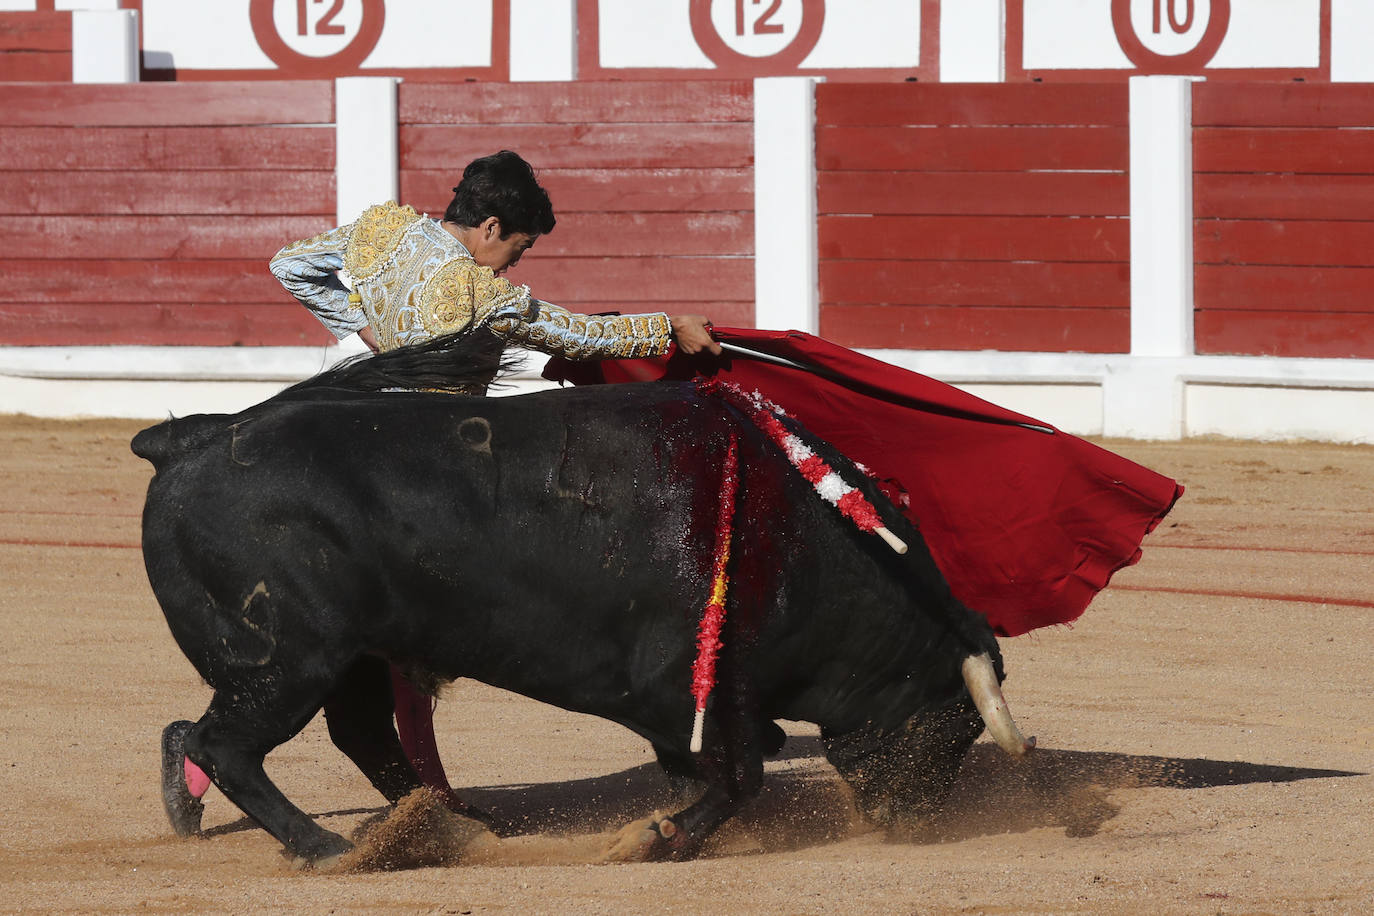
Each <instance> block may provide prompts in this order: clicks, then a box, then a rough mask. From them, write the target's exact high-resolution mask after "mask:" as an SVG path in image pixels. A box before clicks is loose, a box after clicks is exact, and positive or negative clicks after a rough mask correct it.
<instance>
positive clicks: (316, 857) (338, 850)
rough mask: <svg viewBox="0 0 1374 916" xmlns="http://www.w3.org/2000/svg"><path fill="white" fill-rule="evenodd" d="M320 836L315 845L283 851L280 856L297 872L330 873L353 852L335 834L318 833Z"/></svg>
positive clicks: (325, 831) (343, 840)
mask: <svg viewBox="0 0 1374 916" xmlns="http://www.w3.org/2000/svg"><path fill="white" fill-rule="evenodd" d="M320 832H321V834H322V836H321V837H320V839H319V840H317V841H316V842H315V843H312V844H311V845H310V846H308V847H305V848H303V849H283V850H282V851H281V854H282V855H283V856H285V857H286V860H287V861H288V862H290V863H291V867H292V868H295V869H296V870H298V871H305V870H313V871H331V870H333V869H335V868H338V867H339V866H340V865H341V864H343V862H344V856H345V855H347V854H348V853H349V852H352V851H353V844H352V843H350V842H349V841H348V840H346V839H344V838H343V837H341V836H339V835H338V834H337V833H333V832H331V831H328V830H322V831H320Z"/></svg>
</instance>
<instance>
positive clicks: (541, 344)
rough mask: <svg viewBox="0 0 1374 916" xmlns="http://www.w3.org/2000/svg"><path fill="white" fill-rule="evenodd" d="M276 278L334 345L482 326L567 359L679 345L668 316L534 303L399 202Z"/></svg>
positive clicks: (294, 261) (293, 248)
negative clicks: (369, 333) (597, 313)
mask: <svg viewBox="0 0 1374 916" xmlns="http://www.w3.org/2000/svg"><path fill="white" fill-rule="evenodd" d="M271 269H272V273H273V275H274V276H276V278H277V279H278V280H279V281H281V284H282V286H284V287H286V290H287V292H289V293H291V295H293V296H295V297H296V299H298V300H299V301H300V302H301V304H302V305H304V306H305V307H306V308H308V309H310V311H311V312H312V313H314V315H315V317H316V318H318V319H319V320H320V322H321V323H322V324H323V325H324V326H325V327H326V328H328V329H329V330H330V331H331V332H332V333H333V334H334V336H335V337H339V338H343V337H347V336H348V335H349V334H353V333H355V332H357V331H359V330H361V329H362V328H364V327H366V326H368V325H371V326H372V329H373V332H374V334H375V335H376V337H377V344H378V345H379V346H380V347H381V348H382V349H383V350H390V349H393V348H395V347H400V346H404V345H406V344H412V343H420V342H423V341H426V340H429V339H430V338H433V337H438V336H439V335H441V334H449V333H452V332H454V331H461V330H464V329H467V328H474V329H475V328H480V327H486V328H489V329H490V330H491V331H492V332H494V333H495V334H496V335H497V336H498V337H499V338H501V339H502V340H504V341H506V342H508V343H513V344H519V345H521V346H526V347H530V348H532V349H535V350H540V351H542V352H544V353H550V354H554V355H557V356H565V357H568V358H569V359H624V358H636V357H641V356H658V355H661V354H663V353H665V352H666V351H667V349H668V344H669V342H670V340H671V325H670V324H669V320H668V316H667V315H665V314H663V313H661V312H659V313H655V314H648V315H622V316H616V317H608V318H598V317H593V316H588V315H579V314H577V313H575V312H570V311H568V310H567V309H564V308H560V307H559V306H556V305H553V304H552V303H549V302H542V301H540V300H538V299H535V298H534V297H533V296H531V295H530V291H529V287H526V286H515V285H514V284H512V283H510V282H509V281H508V280H505V279H504V278H502V277H498V276H496V275H495V273H493V272H492V270H491V268H489V267H483V266H481V265H479V264H478V263H477V262H476V261H474V260H473V259H472V255H471V254H470V253H469V252H468V250H467V249H466V248H464V247H463V245H462V244H461V243H460V242H459V241H458V240H457V239H456V238H454V237H453V236H452V235H450V234H449V233H448V232H447V231H446V230H445V229H444V228H443V227H442V226H441V225H439V223H438V222H437V221H435V220H433V219H430V218H429V217H427V216H421V215H420V214H418V213H416V212H415V210H413V209H412V208H410V207H402V206H398V205H397V204H395V203H391V202H388V203H385V204H377V205H376V206H372V207H369V208H368V209H367V210H366V211H364V213H363V215H362V216H360V217H359V218H358V220H357V221H356V222H354V223H351V224H350V225H347V226H340V227H339V228H337V229H330V230H329V231H328V232H323V233H321V234H320V235H317V236H315V237H314V238H310V239H305V240H304V241H300V242H294V243H292V244H290V245H287V246H286V247H285V248H283V249H282V250H281V251H279V252H277V254H276V255H275V256H274V257H273V258H272V263H271ZM341 271H343V272H346V274H347V275H348V277H349V278H350V280H351V282H352V286H353V292H352V293H351V294H350V293H349V290H348V287H346V286H345V285H344V283H343V281H342V280H341V279H340V277H339V274H340V272H341Z"/></svg>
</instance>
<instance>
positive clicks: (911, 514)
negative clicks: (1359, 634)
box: [544, 328, 1183, 636]
mask: <svg viewBox="0 0 1374 916" xmlns="http://www.w3.org/2000/svg"><path fill="white" fill-rule="evenodd" d="M713 333H714V334H715V336H716V338H717V339H718V340H720V341H721V342H722V343H728V344H736V345H738V346H741V347H745V348H748V349H750V350H753V351H756V352H759V353H764V354H768V355H771V356H776V357H781V358H783V359H786V360H790V361H792V362H794V363H799V364H801V365H804V366H807V367H810V369H812V370H813V371H802V370H800V369H795V368H791V367H787V366H782V365H778V364H776V363H770V362H765V361H763V360H759V359H755V358H745V357H742V356H738V355H734V354H730V353H728V352H727V353H726V355H725V356H724V357H722V358H721V359H719V360H717V361H715V362H714V364H712V363H711V362H709V361H707V360H694V359H690V358H688V357H685V356H683V355H682V354H674V355H673V356H671V357H665V358H658V359H641V360H615V361H607V362H602V363H569V362H566V361H564V360H560V359H555V360H551V361H550V363H549V366H548V368H547V369H545V371H544V375H545V377H547V378H550V379H553V380H555V381H572V382H574V383H577V384H588V383H593V382H629V381H652V380H658V379H665V378H667V379H690V378H692V377H693V376H695V375H697V374H705V375H711V376H714V377H716V378H719V379H721V380H723V381H729V382H733V383H734V384H736V385H739V386H740V387H741V388H743V389H744V390H745V391H758V392H760V393H761V394H763V395H764V396H765V397H767V398H768V399H770V400H772V401H774V402H775V403H777V404H779V405H780V406H781V407H782V408H783V409H784V410H786V411H787V412H788V413H789V414H791V415H793V416H795V417H796V418H797V419H799V420H800V421H801V422H802V423H803V424H805V425H806V427H807V428H809V429H810V430H811V431H812V432H814V433H816V435H818V436H820V437H821V438H823V439H826V440H827V441H829V442H830V443H831V444H833V445H834V446H836V447H837V448H839V449H840V451H842V452H843V453H845V454H846V455H848V456H849V457H850V458H852V459H854V460H855V461H858V462H860V463H862V464H863V465H865V466H866V467H867V468H868V469H869V470H870V471H871V472H872V473H873V475H874V476H875V477H877V478H879V479H880V480H883V481H885V482H886V486H885V487H884V489H885V490H887V492H888V494H889V495H890V496H893V497H895V498H894V500H893V501H894V503H895V504H896V505H897V506H898V507H899V508H901V509H902V511H903V512H904V514H905V515H906V516H907V517H908V518H909V519H910V520H911V521H912V522H913V523H914V524H916V525H918V526H919V527H920V530H921V533H922V534H923V535H924V536H925V540H926V544H927V545H928V546H929V548H930V552H931V554H932V555H933V556H934V557H935V561H936V563H938V564H939V566H940V569H941V570H942V571H943V572H944V574H945V578H946V579H948V580H949V583H950V587H951V588H952V589H953V591H954V594H955V595H957V596H958V597H959V599H960V600H962V601H963V602H964V603H965V604H967V605H968V606H969V607H971V608H974V609H976V610H978V611H981V612H982V613H983V614H985V615H986V616H987V618H988V620H989V621H990V622H991V623H992V626H993V629H994V630H995V631H996V632H997V633H998V634H1000V635H1003V636H1018V635H1020V634H1022V633H1025V632H1027V631H1029V630H1033V629H1035V628H1037V627H1043V626H1049V625H1051V624H1057V623H1068V622H1070V621H1072V620H1076V619H1077V618H1078V616H1079V615H1080V614H1082V613H1083V611H1084V610H1085V609H1086V608H1087V606H1088V603H1089V602H1090V601H1092V598H1093V596H1094V595H1096V594H1097V593H1098V592H1099V591H1101V590H1102V589H1103V588H1105V587H1106V585H1107V582H1108V581H1109V580H1110V579H1111V577H1112V573H1114V572H1116V571H1117V570H1118V569H1120V568H1122V567H1123V566H1129V565H1131V564H1132V563H1135V562H1136V561H1137V560H1139V559H1140V542H1141V539H1143V538H1144V537H1145V535H1146V534H1147V533H1149V532H1150V531H1151V530H1153V529H1154V527H1155V526H1156V525H1158V524H1159V522H1160V520H1161V519H1162V518H1164V516H1165V515H1166V514H1168V512H1169V510H1170V508H1172V507H1173V504H1174V501H1175V500H1177V499H1178V497H1179V496H1180V495H1181V494H1182V493H1183V488H1182V487H1181V486H1179V485H1178V484H1177V483H1176V482H1175V481H1173V480H1170V479H1169V478H1167V477H1164V476H1161V475H1159V474H1156V473H1155V472H1154V471H1151V470H1149V469H1148V468H1145V467H1142V466H1140V465H1138V464H1136V463H1135V462H1133V461H1129V460H1127V459H1125V458H1122V457H1121V456H1120V455H1116V454H1113V453H1112V452H1109V451H1107V450H1105V449H1102V448H1099V447H1098V446H1096V445H1093V444H1092V443H1089V442H1085V441H1083V440H1082V439H1079V438H1077V437H1075V436H1071V435H1069V434H1068V433H1064V432H1061V431H1059V430H1057V429H1055V428H1054V427H1052V426H1050V425H1049V424H1047V423H1042V422H1040V421H1039V420H1033V419H1031V418H1030V417H1026V416H1022V415H1021V414H1018V413H1014V412H1012V411H1010V410H1005V409H1003V408H1001V407H998V406H997V405H995V404H991V403H989V402H988V401H984V400H982V399H981V398H978V397H975V396H973V395H971V394H968V393H966V392H963V391H960V390H959V389H957V388H954V387H952V386H950V385H946V384H944V383H943V382H938V381H936V380H934V379H931V378H927V377H926V376H923V375H918V374H917V373H915V372H909V371H907V370H905V369H901V368H898V367H896V366H892V365H889V364H887V363H884V362H881V361H879V360H876V359H872V358H870V357H867V356H864V355H862V354H860V353H855V352H854V351H853V350H848V349H845V348H844V347H840V346H837V345H835V344H832V343H829V342H828V341H825V340H822V339H821V338H819V337H814V336H812V335H810V334H804V333H802V332H800V331H756V330H742V329H737V328H714V329H713ZM903 491H904V492H905V494H906V496H907V498H908V499H906V500H904V499H903V498H902V496H903Z"/></svg>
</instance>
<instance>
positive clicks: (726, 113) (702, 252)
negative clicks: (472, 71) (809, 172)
mask: <svg viewBox="0 0 1374 916" xmlns="http://www.w3.org/2000/svg"><path fill="white" fill-rule="evenodd" d="M398 105H399V117H400V122H401V123H400V134H399V141H400V155H401V197H402V199H403V200H405V201H406V202H407V203H409V204H411V205H412V206H414V207H415V208H416V209H419V210H422V211H428V212H429V213H430V214H432V215H438V214H440V213H442V212H443V211H444V209H445V208H446V207H447V206H448V202H449V199H450V198H451V197H452V196H453V195H452V191H451V188H452V187H453V186H454V185H455V184H457V182H458V179H459V178H460V177H461V172H462V168H463V166H464V165H466V164H467V162H468V161H469V160H470V159H472V158H475V157H477V156H481V155H486V154H488V153H492V152H495V151H497V150H499V149H513V150H515V151H517V152H519V153H520V154H521V155H523V156H524V157H525V158H526V159H527V160H529V161H530V163H531V164H532V165H533V166H534V167H535V169H536V170H537V171H538V172H539V178H540V181H541V182H542V183H543V184H544V186H545V187H547V188H548V190H549V196H550V197H551V198H552V200H553V204H554V210H555V213H556V215H557V218H558V226H557V228H556V229H555V230H554V232H553V233H551V234H550V235H549V236H548V237H547V238H544V239H540V240H539V242H538V244H537V245H536V247H535V249H534V251H533V252H532V253H531V254H530V255H529V256H528V257H526V258H525V259H524V260H523V261H521V262H520V265H519V266H518V267H517V268H516V269H515V270H514V271H513V272H512V273H511V275H510V276H511V279H513V280H515V281H516V282H518V283H525V284H528V285H529V286H530V288H531V289H532V290H533V291H534V293H535V295H537V296H540V297H542V298H544V299H547V300H549V301H551V302H556V303H558V304H560V305H563V306H565V307H568V308H572V309H576V310H579V311H588V312H595V311H607V310H615V311H621V312H630V311H652V310H663V311H667V312H670V313H705V314H708V315H709V316H710V317H711V318H712V320H714V321H716V322H717V323H719V324H733V325H744V326H749V325H752V324H753V321H754V304H753V301H754V267H753V251H754V220H753V206H754V203H753V125H752V121H753V87H752V83H750V82H749V81H747V80H745V81H672V82H662V83H657V82H626V83H581V84H573V85H567V84H559V85H557V86H549V85H541V84H534V83H524V84H520V83H516V84H498V83H485V84H482V83H457V84H455V83H418V82H406V83H402V84H401V86H400V90H399V95H398Z"/></svg>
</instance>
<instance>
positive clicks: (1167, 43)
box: [1112, 0, 1231, 73]
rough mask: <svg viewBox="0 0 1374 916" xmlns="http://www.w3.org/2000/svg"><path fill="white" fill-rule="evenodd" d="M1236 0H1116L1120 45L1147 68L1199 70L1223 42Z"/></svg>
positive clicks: (1114, 14)
mask: <svg viewBox="0 0 1374 916" xmlns="http://www.w3.org/2000/svg"><path fill="white" fill-rule="evenodd" d="M1230 25H1231V0H1112V27H1113V28H1114V29H1115V30H1116V38H1117V40H1118V41H1119V42H1121V50H1123V51H1125V52H1126V56H1127V57H1129V58H1130V59H1131V63H1133V64H1135V65H1136V66H1137V67H1139V68H1140V70H1141V72H1143V73H1197V72H1200V71H1201V70H1202V68H1203V67H1205V66H1207V63H1208V62H1209V61H1210V60H1211V59H1212V58H1213V57H1215V56H1216V53H1217V49H1218V48H1220V47H1221V42H1222V39H1224V38H1225V37H1226V30H1227V28H1229V27H1230Z"/></svg>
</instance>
